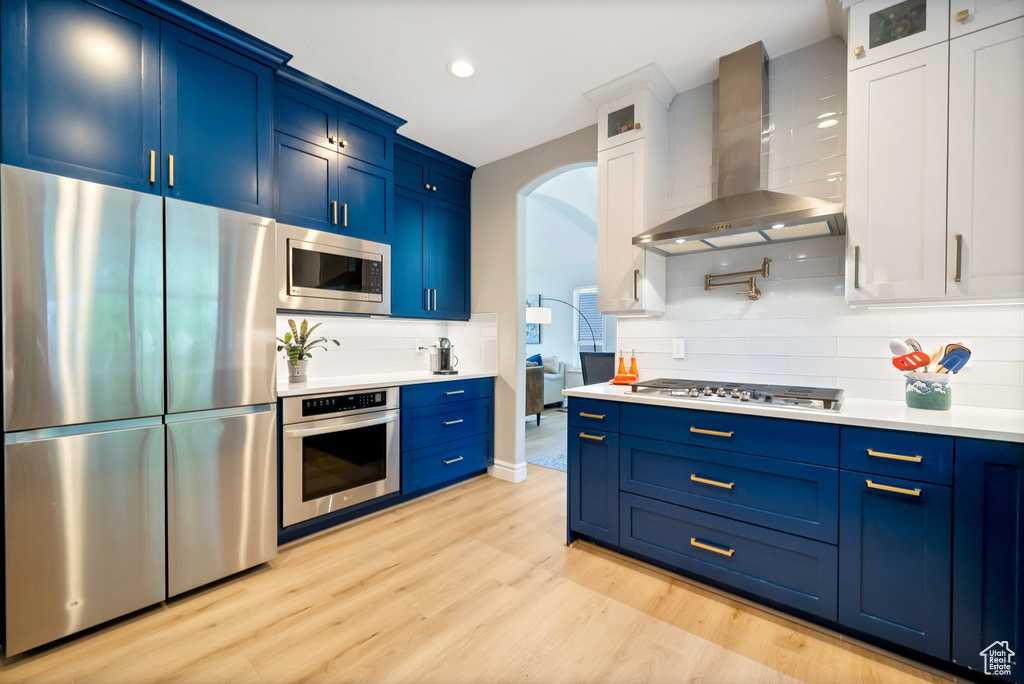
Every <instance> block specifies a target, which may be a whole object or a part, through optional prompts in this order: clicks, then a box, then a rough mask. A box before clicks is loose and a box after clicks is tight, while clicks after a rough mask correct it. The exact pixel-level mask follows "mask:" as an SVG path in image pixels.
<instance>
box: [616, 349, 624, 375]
mask: <svg viewBox="0 0 1024 684" xmlns="http://www.w3.org/2000/svg"><path fill="white" fill-rule="evenodd" d="M622 353H623V352H619V354H622ZM615 374H616V375H625V374H626V357H625V356H620V357H619V370H618V371H616V373H615Z"/></svg>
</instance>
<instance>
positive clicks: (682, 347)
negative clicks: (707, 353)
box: [672, 337, 686, 359]
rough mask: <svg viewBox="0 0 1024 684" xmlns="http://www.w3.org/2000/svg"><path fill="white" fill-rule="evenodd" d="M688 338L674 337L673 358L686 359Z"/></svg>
mask: <svg viewBox="0 0 1024 684" xmlns="http://www.w3.org/2000/svg"><path fill="white" fill-rule="evenodd" d="M685 342H686V340H685V339H683V338H682V337H675V338H673V339H672V358H673V359H685V358H686V344H685Z"/></svg>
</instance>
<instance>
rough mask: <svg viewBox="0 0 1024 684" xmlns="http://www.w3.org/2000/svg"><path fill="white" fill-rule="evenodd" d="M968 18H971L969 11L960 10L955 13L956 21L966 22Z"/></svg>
mask: <svg viewBox="0 0 1024 684" xmlns="http://www.w3.org/2000/svg"><path fill="white" fill-rule="evenodd" d="M969 16H971V11H970V10H960V11H959V12H957V13H956V20H957V21H961V22H963V21H967V17H969Z"/></svg>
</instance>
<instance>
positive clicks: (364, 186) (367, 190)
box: [337, 155, 395, 242]
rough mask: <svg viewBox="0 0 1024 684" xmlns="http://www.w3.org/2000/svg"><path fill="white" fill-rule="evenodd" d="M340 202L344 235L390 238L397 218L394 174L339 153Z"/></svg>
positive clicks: (340, 230) (339, 228)
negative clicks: (395, 214) (395, 213)
mask: <svg viewBox="0 0 1024 684" xmlns="http://www.w3.org/2000/svg"><path fill="white" fill-rule="evenodd" d="M338 161H339V178H338V203H339V204H340V205H341V209H340V212H341V216H340V218H339V222H338V226H337V228H338V231H337V232H339V233H341V234H342V235H349V236H351V237H355V238H359V239H362V240H373V241H375V242H390V237H391V235H390V231H391V230H392V228H391V226H392V224H393V222H394V211H395V209H394V207H395V199H394V197H395V188H394V184H393V176H394V174H393V173H392V172H391V171H388V170H387V169H383V168H381V167H379V166H374V165H372V164H367V163H366V162H362V161H358V160H356V159H349V158H348V157H345V156H344V155H339V158H338Z"/></svg>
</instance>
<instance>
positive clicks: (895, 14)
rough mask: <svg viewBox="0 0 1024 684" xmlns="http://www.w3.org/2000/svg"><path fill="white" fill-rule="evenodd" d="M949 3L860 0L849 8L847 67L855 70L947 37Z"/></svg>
mask: <svg viewBox="0 0 1024 684" xmlns="http://www.w3.org/2000/svg"><path fill="white" fill-rule="evenodd" d="M949 7H950V5H949V0H901V1H899V2H896V1H894V0H863V2H859V3H857V4H856V5H853V6H852V7H850V40H849V42H848V43H847V49H848V50H849V51H850V53H849V57H848V59H849V65H850V68H851V69H858V68H860V67H863V66H867V65H868V64H874V63H875V62H880V61H882V60H883V59H889V58H890V57H896V56H898V55H903V54H906V53H908V52H911V51H912V50H919V49H921V48H923V47H928V46H929V45H934V44H936V43H939V42H941V41H944V40H946V39H948V38H949V19H948V17H949Z"/></svg>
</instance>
